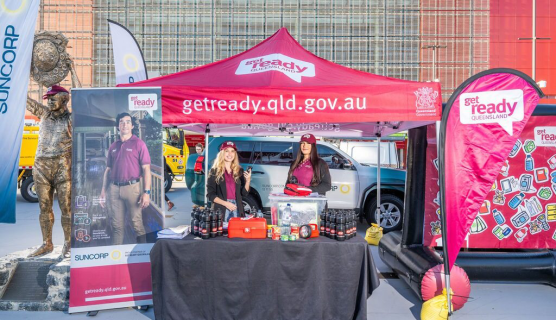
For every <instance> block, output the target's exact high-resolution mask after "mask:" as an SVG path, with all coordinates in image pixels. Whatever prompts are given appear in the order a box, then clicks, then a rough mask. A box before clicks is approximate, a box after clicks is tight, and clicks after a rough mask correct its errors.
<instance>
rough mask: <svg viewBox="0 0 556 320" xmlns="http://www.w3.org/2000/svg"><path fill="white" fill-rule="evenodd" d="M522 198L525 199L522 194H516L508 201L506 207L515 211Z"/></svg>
mask: <svg viewBox="0 0 556 320" xmlns="http://www.w3.org/2000/svg"><path fill="white" fill-rule="evenodd" d="M523 198H525V194H524V193H523V192H520V193H519V194H516V195H515V196H513V198H512V199H510V202H509V203H508V206H509V207H510V208H512V209H517V207H518V206H519V205H520V204H521V202H522V201H523Z"/></svg>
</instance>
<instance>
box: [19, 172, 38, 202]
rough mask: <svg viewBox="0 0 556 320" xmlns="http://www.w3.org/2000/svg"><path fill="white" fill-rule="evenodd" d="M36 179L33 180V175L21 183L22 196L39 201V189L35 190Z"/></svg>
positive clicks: (31, 200) (28, 199)
mask: <svg viewBox="0 0 556 320" xmlns="http://www.w3.org/2000/svg"><path fill="white" fill-rule="evenodd" d="M35 188H36V186H35V180H33V176H30V177H28V178H27V179H25V180H23V183H22V184H21V190H20V191H21V196H22V197H23V199H25V200H27V201H29V202H39V196H38V195H37V191H36V190H35Z"/></svg>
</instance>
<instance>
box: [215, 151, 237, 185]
mask: <svg viewBox="0 0 556 320" xmlns="http://www.w3.org/2000/svg"><path fill="white" fill-rule="evenodd" d="M225 152H226V149H224V150H220V152H218V155H217V156H216V159H214V163H213V164H212V169H211V170H210V175H214V176H215V177H216V183H219V182H220V181H221V180H223V179H224V172H225V171H226V165H225V163H224V162H225V161H224V154H225ZM231 167H232V175H233V176H234V181H235V182H237V181H238V180H239V177H240V174H239V170H240V169H241V167H240V166H239V160H238V157H237V151H236V155H235V157H234V160H233V161H232V164H231Z"/></svg>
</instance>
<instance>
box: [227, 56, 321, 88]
mask: <svg viewBox="0 0 556 320" xmlns="http://www.w3.org/2000/svg"><path fill="white" fill-rule="evenodd" d="M267 71H279V72H282V73H283V74H285V75H286V76H288V77H289V78H290V79H292V80H294V81H296V82H301V77H314V76H315V65H314V64H312V63H309V62H305V61H301V60H297V59H294V58H290V57H288V56H285V55H283V54H280V53H273V54H269V55H266V56H263V57H257V58H250V59H246V60H243V61H241V62H240V64H239V66H238V67H237V70H236V74H237V75H243V74H253V73H261V72H267Z"/></svg>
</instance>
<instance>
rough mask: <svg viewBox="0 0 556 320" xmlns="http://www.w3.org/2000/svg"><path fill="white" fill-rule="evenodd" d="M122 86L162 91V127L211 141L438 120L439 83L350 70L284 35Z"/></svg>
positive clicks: (367, 130) (352, 131)
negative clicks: (208, 136)
mask: <svg viewBox="0 0 556 320" xmlns="http://www.w3.org/2000/svg"><path fill="white" fill-rule="evenodd" d="M120 86H136V87H161V88H162V108H163V110H162V117H163V122H164V124H166V125H175V126H179V127H181V128H184V129H187V130H189V131H194V132H200V133H204V132H205V130H206V128H207V125H209V126H210V132H211V135H218V134H220V135H234V136H238V135H289V134H302V133H304V132H311V133H313V134H315V135H321V136H334V137H362V136H363V137H365V136H367V137H369V136H377V135H378V136H386V135H388V134H391V133H393V132H396V131H400V130H405V129H408V128H411V127H416V126H420V125H424V124H427V123H431V122H433V121H438V120H440V115H441V104H442V98H441V92H440V84H439V83H435V82H416V81H406V80H399V79H394V78H388V77H383V76H378V75H374V74H370V73H367V72H362V71H357V70H353V69H350V68H347V67H343V66H340V65H338V64H335V63H333V62H330V61H327V60H325V59H322V58H319V57H317V56H315V55H314V54H312V53H311V52H309V51H307V50H305V49H304V48H303V47H302V46H301V45H300V44H299V43H298V42H297V41H295V40H294V39H293V38H292V37H291V35H290V34H289V33H288V31H287V30H286V29H285V28H282V29H280V30H278V31H277V32H276V33H275V34H274V35H273V36H271V37H270V38H268V39H266V40H265V41H263V42H261V43H260V44H258V45H257V46H255V47H253V48H251V49H249V50H247V51H245V52H243V53H240V54H238V55H235V56H233V57H230V58H228V59H225V60H222V61H217V62H214V63H211V64H208V65H205V66H200V67H197V68H193V69H190V70H185V71H181V72H178V73H174V74H170V75H166V76H162V77H158V78H153V79H149V80H145V81H141V82H137V83H132V84H125V85H120Z"/></svg>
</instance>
